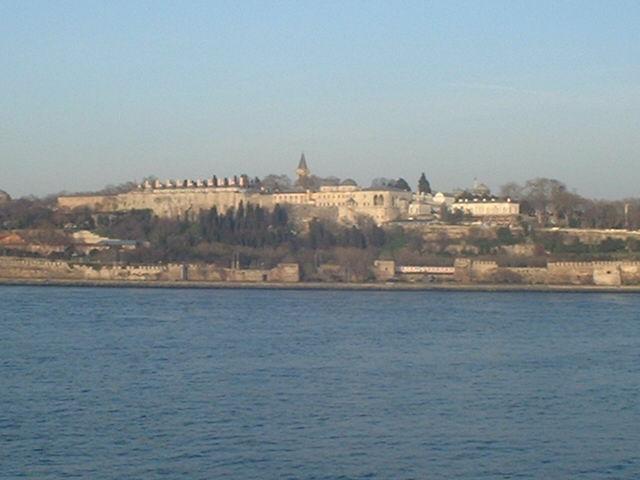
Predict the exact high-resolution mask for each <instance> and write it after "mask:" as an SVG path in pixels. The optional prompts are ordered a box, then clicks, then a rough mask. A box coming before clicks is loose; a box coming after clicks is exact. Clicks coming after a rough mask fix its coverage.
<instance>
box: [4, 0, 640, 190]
mask: <svg viewBox="0 0 640 480" xmlns="http://www.w3.org/2000/svg"><path fill="white" fill-rule="evenodd" d="M302 151H304V152H305V153H306V156H307V160H308V162H309V166H310V168H311V169H312V171H313V172H314V173H316V174H319V175H323V176H327V175H336V176H339V177H341V178H346V177H352V178H355V179H356V180H358V181H359V182H361V183H363V184H367V185H368V183H369V182H370V180H371V179H372V178H373V177H379V176H385V177H398V176H403V177H405V178H406V179H407V180H408V181H409V182H410V183H411V184H412V185H415V183H416V181H417V178H418V175H419V174H420V172H422V171H425V172H426V174H427V177H428V178H429V180H430V181H431V183H432V185H433V186H434V187H435V188H437V189H443V190H448V189H452V188H454V187H458V186H461V187H464V186H468V185H470V184H471V183H472V182H473V179H474V177H478V179H479V180H481V181H484V182H485V183H487V184H488V185H489V186H491V187H494V188H497V187H498V186H499V185H501V184H503V183H505V182H507V181H509V180H515V181H523V180H526V179H528V178H532V177H536V176H547V177H552V178H557V179H560V180H562V181H565V182H566V183H567V184H568V185H569V186H570V187H572V188H576V189H577V191H578V192H579V193H581V194H584V195H588V196H593V197H605V198H618V197H624V196H640V168H639V167H640V2H638V1H637V0H633V1H615V0H602V1H598V2H593V1H587V0H581V1H552V2H546V1H541V0H531V1H526V2H524V1H513V0H511V1H504V2H495V1H493V2H492V1H481V0H474V1H468V2H463V1H458V2H455V1H444V0H443V1H438V2H427V1H417V2H408V1H407V2H402V1H394V2H391V1H388V0H385V1H380V2H375V1H364V2H355V1H345V0H342V1H336V2H329V1H313V2H312V1H296V2H284V1H280V2H267V1H255V2H252V1H245V0H233V1H229V2H214V1H198V2H192V1H177V0H176V1H172V2H163V1H159V0H154V1H150V2H142V1H134V0H127V1H114V0H110V1H105V2H92V1H88V0H82V1H64V0H58V1H49V0H43V1H32V0H17V1H9V0H0V189H4V190H6V191H8V192H9V193H10V194H12V195H14V196H21V195H26V194H36V195H43V194H47V193H53V192H57V191H60V190H69V191H81V190H90V189H96V188H99V187H102V186H104V185H106V184H114V183H120V182H124V181H127V180H136V179H140V178H142V177H144V176H146V175H151V174H153V175H156V176H158V177H159V178H161V179H165V178H199V177H200V178H201V177H207V176H209V175H212V174H214V173H216V174H218V176H220V175H233V174H239V173H247V174H249V175H252V176H255V175H259V176H262V175H265V174H267V173H287V174H289V175H290V176H292V174H293V170H294V169H295V166H296V163H297V161H298V158H299V156H300V152H302Z"/></svg>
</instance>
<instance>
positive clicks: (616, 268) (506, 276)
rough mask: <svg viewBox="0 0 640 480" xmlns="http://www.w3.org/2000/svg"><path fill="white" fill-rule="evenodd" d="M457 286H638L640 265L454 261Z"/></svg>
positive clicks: (620, 263)
mask: <svg viewBox="0 0 640 480" xmlns="http://www.w3.org/2000/svg"><path fill="white" fill-rule="evenodd" d="M454 278H455V279H456V281H457V282H458V283H514V284H527V285H536V284H547V285H601V286H618V285H639V284H640V262H625V261H618V262H549V264H548V265H547V266H546V267H527V268H517V267H499V266H498V264H497V263H496V262H493V261H474V260H471V259H467V258H461V259H457V260H456V261H455V274H454Z"/></svg>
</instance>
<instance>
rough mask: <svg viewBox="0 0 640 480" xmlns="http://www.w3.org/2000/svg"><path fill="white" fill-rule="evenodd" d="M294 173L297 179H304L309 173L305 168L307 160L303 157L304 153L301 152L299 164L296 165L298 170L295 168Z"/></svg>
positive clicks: (306, 167)
mask: <svg viewBox="0 0 640 480" xmlns="http://www.w3.org/2000/svg"><path fill="white" fill-rule="evenodd" d="M296 173H297V174H298V176H299V177H306V176H308V175H309V173H311V171H310V170H309V167H308V166H307V159H306V158H305V157H304V152H302V155H301V156H300V162H299V163H298V168H296Z"/></svg>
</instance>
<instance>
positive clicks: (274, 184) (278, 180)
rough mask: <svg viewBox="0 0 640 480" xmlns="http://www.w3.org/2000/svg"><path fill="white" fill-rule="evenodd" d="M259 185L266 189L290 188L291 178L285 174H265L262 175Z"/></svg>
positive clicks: (280, 189)
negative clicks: (264, 175)
mask: <svg viewBox="0 0 640 480" xmlns="http://www.w3.org/2000/svg"><path fill="white" fill-rule="evenodd" d="M260 185H261V187H262V188H264V189H265V190H268V191H282V190H290V189H291V187H292V183H291V179H290V178H289V177H288V176H286V175H273V174H271V175H267V176H266V177H264V178H263V179H262V180H261V182H260Z"/></svg>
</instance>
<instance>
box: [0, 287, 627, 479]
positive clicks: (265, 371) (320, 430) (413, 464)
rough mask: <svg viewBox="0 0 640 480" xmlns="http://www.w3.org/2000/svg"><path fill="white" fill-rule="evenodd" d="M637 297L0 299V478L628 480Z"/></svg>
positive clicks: (161, 293) (77, 294)
mask: <svg viewBox="0 0 640 480" xmlns="http://www.w3.org/2000/svg"><path fill="white" fill-rule="evenodd" d="M639 385H640V296H636V295H630V294H629V295H615V294H608V295H607V294H602V295H601V294H544V293H462V292H460V293H457V292H448V293H447V292H426V293H392V292H382V293H375V292H298V291H238V290H233V291H231V290H230V291H223V290H144V289H89V288H86V289H82V288H78V289H75V288H30V287H0V477H1V478H3V479H4V478H22V477H25V478H38V479H54V478H55V479H58V478H74V477H75V478H92V479H125V478H126V479H134V478H145V479H147V478H167V479H174V478H189V479H192V478H193V479H198V478H202V479H209V478H238V479H280V478H292V479H294V478H295V479H298V478H300V479H350V478H354V479H356V478H378V479H404V478H465V479H481V478H629V479H632V478H640V386H639Z"/></svg>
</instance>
